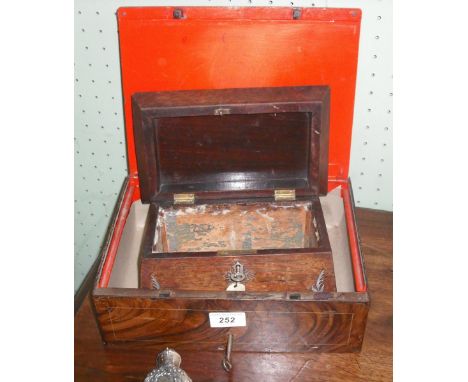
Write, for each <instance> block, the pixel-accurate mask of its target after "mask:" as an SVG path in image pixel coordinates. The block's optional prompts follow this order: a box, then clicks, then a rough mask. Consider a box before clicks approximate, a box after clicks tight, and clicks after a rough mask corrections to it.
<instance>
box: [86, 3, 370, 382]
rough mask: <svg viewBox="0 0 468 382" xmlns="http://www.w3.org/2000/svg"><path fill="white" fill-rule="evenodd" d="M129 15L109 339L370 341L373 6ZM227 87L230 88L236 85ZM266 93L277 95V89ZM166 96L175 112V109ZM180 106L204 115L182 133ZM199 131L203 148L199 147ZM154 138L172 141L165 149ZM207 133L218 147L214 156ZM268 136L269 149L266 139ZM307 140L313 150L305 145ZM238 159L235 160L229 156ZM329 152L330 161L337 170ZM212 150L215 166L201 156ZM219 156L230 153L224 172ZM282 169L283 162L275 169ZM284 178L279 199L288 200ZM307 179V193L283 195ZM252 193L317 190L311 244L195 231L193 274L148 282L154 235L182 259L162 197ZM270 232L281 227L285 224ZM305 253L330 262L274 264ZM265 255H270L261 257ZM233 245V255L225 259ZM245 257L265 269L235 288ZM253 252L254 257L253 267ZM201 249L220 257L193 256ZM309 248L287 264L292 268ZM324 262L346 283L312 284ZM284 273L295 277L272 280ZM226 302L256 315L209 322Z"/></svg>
mask: <svg viewBox="0 0 468 382" xmlns="http://www.w3.org/2000/svg"><path fill="white" fill-rule="evenodd" d="M117 16H118V21H119V42H120V59H121V67H122V68H121V69H122V88H123V103H124V110H125V129H126V143H127V156H128V166H129V169H128V171H129V174H128V177H127V179H126V180H125V182H124V185H123V187H122V191H121V194H120V197H119V200H118V202H117V205H116V208H115V212H114V215H113V217H112V219H111V224H110V226H109V230H108V235H107V239H106V241H105V243H104V246H103V249H102V253H101V263H100V267H99V271H98V273H97V276H96V282H95V286H94V289H93V294H92V298H93V304H94V308H95V314H96V319H97V322H98V325H99V329H100V332H101V335H102V338H103V341H105V342H106V343H109V344H110V343H112V344H113V346H116V347H117V348H118V344H119V343H121V342H128V341H130V342H132V343H133V344H134V345H135V346H144V347H145V348H147V347H148V348H149V346H151V351H154V352H155V354H156V352H157V351H159V350H162V349H163V348H164V347H166V346H170V347H173V348H175V349H176V350H177V351H178V352H180V353H181V355H182V357H184V354H185V353H184V352H187V351H197V352H203V351H210V352H212V353H211V354H212V355H211V356H213V357H219V359H220V360H221V359H222V357H223V353H224V349H225V346H226V340H227V337H228V335H229V334H232V335H233V337H234V344H233V352H234V353H233V354H234V359H235V353H236V352H355V351H359V350H360V349H361V346H362V341H363V338H364V330H365V325H366V320H367V313H368V309H369V295H368V292H367V282H366V277H365V267H364V262H363V259H362V255H361V251H360V246H359V239H358V234H357V230H356V223H355V219H354V202H353V198H352V187H351V183H350V182H349V179H348V168H349V157H350V146H351V131H352V121H353V108H354V92H355V80H356V67H357V52H358V43H359V27H360V17H361V14H360V11H359V10H356V9H302V10H299V12H297V11H295V12H293V10H292V9H291V8H276V7H275V8H271V7H268V8H255V7H254V8H242V7H237V8H216V7H212V8H210V7H208V8H203V7H182V8H177V9H175V8H173V7H142V8H121V9H119V11H118V14H117ZM316 85H320V86H316ZM278 87H281V88H283V89H282V90H281V91H280V90H278V89H276V90H271V89H270V90H262V91H260V90H258V91H254V93H255V94H251V95H250V96H251V97H255V96H257V97H258V103H255V102H251V101H249V102H245V100H246V99H245V100H243V99H242V97H241V94H247V93H248V92H249V91H247V90H243V91H240V90H235V91H233V90H229V91H228V90H223V91H220V92H221V93H218V92H217V91H216V92H215V91H213V92H211V93H210V94H212V96H210V97H215V98H213V99H211V100H210V99H209V97H207V98H203V99H201V98H200V99H199V100H198V102H193V99H190V102H187V101H186V100H183V99H179V101H177V102H180V103H179V106H180V107H179V106H177V102H176V99H171V100H169V99H167V100H163V99H162V98H161V97H162V96H161V94H169V93H166V92H173V91H179V90H182V91H187V90H193V89H236V88H238V89H247V88H278ZM291 87H294V88H295V89H294V90H292V89H291ZM298 87H299V89H298ZM285 88H288V89H289V90H286V89H285ZM328 88H329V90H330V103H329V116H330V118H329V140H328V141H329V146H328V160H327V159H326V158H327V156H325V150H326V145H322V143H321V142H319V141H320V140H321V139H325V136H326V133H325V131H321V130H320V129H323V128H324V126H326V125H328V124H327V123H324V121H325V119H324V118H323V117H322V116H326V115H327V113H328V111H327V110H326V108H327V106H326V100H327V89H328ZM163 92H164V93H163ZM137 93H141V94H137ZM171 94H174V93H171ZM178 94H179V95H180V94H193V93H178ZM216 94H218V95H219V94H223V97H222V99H221V98H216V96H215V95H216ZM259 94H262V95H261V96H260V95H259ZM267 94H269V96H270V97H279V98H270V99H268V97H267ZM278 94H281V96H278ZM250 96H249V97H250ZM132 97H133V102H132ZM164 102H166V103H164ZM158 105H159V106H161V105H163V108H159V109H158ZM188 105H192V106H191V107H190V108H187V107H186V106H188ZM193 105H198V106H199V107H198V108H197V107H193ZM273 106H276V107H278V109H276V108H274V107H273ZM164 108H166V110H169V113H170V114H167V115H163V114H161V113H162V109H164ZM187 110H189V111H187ZM247 110H248V112H247ZM319 110H320V111H319ZM152 112H155V113H156V116H157V118H153V117H152V116H151V113H152ZM146 113H149V114H148V115H146ZM158 113H159V114H158ZM183 113H189V114H183ZM275 113H276V116H275ZM311 115H312V119H311ZM208 116H210V117H209V119H210V120H211V121H223V124H222V125H221V128H220V130H218V127H219V125H218V122H216V123H215V122H212V123H210V122H208V123H206V121H207V118H208ZM239 116H240V117H239ZM139 118H142V119H141V120H139ZM177 118H180V119H179V120H177ZM182 118H187V119H191V123H190V124H186V125H185V124H180V126H185V127H187V126H188V127H189V128H188V129H186V130H184V131H182V132H181V134H175V127H174V126H173V123H174V121H180V122H181V121H182V120H181V119H182ZM200 118H201V119H200ZM236 118H241V119H242V121H241V122H242V123H237V122H236ZM284 118H286V120H284ZM288 118H289V120H287V119H288ZM314 118H315V119H314ZM150 120H151V121H152V122H149V121H150ZM197 121H203V124H202V127H203V129H206V131H204V132H201V130H200V129H199V127H200V126H197ZM286 122H288V123H286ZM145 123H146V124H148V123H149V124H148V125H147V128H146V130H145V129H142V130H141V131H138V126H142V127H143V126H144V125H145ZM257 123H258V125H257ZM151 124H153V125H151ZM176 125H177V124H176ZM180 126H179V127H180ZM190 126H192V127H193V131H191V129H192V127H190ZM233 126H235V128H234V127H233ZM285 126H289V127H288V128H291V130H290V131H289V130H288V134H285V133H284V131H283V128H284V129H286V127H285ZM134 127H135V131H134ZM185 127H184V128H183V129H185ZM158 129H160V131H159V132H158V134H156V135H154V134H155V133H156V131H157V130H158ZM267 130H269V131H272V132H273V134H268V133H267ZM315 130H317V131H318V132H319V133H320V134H316V133H315ZM220 132H222V133H223V134H218V133H220ZM257 132H258V133H259V134H258V135H257ZM139 133H141V134H139ZM205 133H206V135H205ZM289 133H293V134H289ZM145 134H148V135H147V136H146V137H145ZM152 134H153V135H152ZM153 138H157V139H158V141H155V140H153ZM303 138H304V139H303ZM275 139H276V140H277V142H276V143H275ZM210 140H211V141H210ZM314 142H316V143H314ZM200 143H201V144H202V146H198V147H200V151H197V150H195V147H196V145H197V144H200ZM241 143H242V145H241ZM318 143H320V150H315V151H314V148H313V145H314V144H318ZM230 144H232V145H233V146H230ZM262 144H264V145H265V146H262ZM249 145H251V146H249ZM219 146H221V147H224V148H225V150H219ZM240 146H242V147H240ZM145 147H149V148H150V151H149V152H148V153H149V155H146V154H144V153H145V152H146V151H145V150H146V149H145ZM151 147H153V148H154V149H157V150H158V152H157V153H156V152H151ZM317 147H318V146H317ZM205 148H211V150H210V153H209V155H207V154H208V153H207V152H206V151H205ZM216 148H217V149H216ZM260 148H261V150H260V151H262V152H263V154H262V155H257V154H255V151H256V150H259V149H260ZM236 150H239V151H238V154H237V155H236V154H235V153H236ZM306 153H309V154H310V155H311V156H310V157H308V158H307V159H305V157H304V155H306ZM137 154H138V161H137ZM309 154H307V155H309ZM314 155H319V157H314ZM320 155H324V156H323V157H320ZM208 158H209V159H210V161H209V162H208ZM226 158H230V162H229V163H227V162H223V160H225V159H226ZM322 159H323V160H322ZM231 160H232V161H231ZM156 163H157V164H158V166H159V167H156ZM305 163H308V165H307V166H305ZM319 163H320V166H321V165H322V164H323V163H326V164H328V169H326V167H327V166H325V168H323V167H320V166H318V164H319ZM198 164H200V165H203V166H201V167H200V168H197V165H198ZM230 166H231V167H230ZM317 166H318V167H317ZM221 167H222V168H227V171H226V172H225V173H226V174H227V178H226V179H224V178H223V172H222V171H219V168H221ZM306 167H307V168H306ZM239 169H241V171H239ZM268 169H269V170H274V171H275V174H272V173H268V171H265V170H268ZM236 173H238V174H237V175H238V176H239V177H238V178H236ZM223 187H224V188H223ZM275 190H277V191H278V192H277V193H276V194H277V197H278V198H279V199H280V200H275ZM286 190H287V191H286ZM291 190H295V192H294V193H293V192H292V191H291ZM191 194H193V195H194V203H195V204H194V205H193V206H184V205H183V204H177V203H179V202H184V201H187V200H190V202H191V200H192V195H191ZM293 194H295V198H296V200H295V201H291V200H284V199H283V200H281V198H282V197H283V198H291V197H292V195H293ZM223 198H224V199H223ZM260 200H262V202H260ZM234 202H235V203H234ZM238 203H244V204H245V205H251V204H250V203H255V204H257V203H266V204H267V206H270V207H271V208H273V206H274V205H275V203H278V204H282V205H285V206H290V205H291V204H290V203H306V204H307V203H310V207H311V208H310V211H309V210H307V208H306V210H305V211H302V212H304V220H303V222H304V223H303V225H302V226H301V228H300V229H299V230H298V232H302V233H303V234H304V235H302V238H301V240H300V241H299V242H300V243H301V244H300V245H297V246H298V247H300V248H292V246H291V245H290V243H288V245H282V244H281V240H280V241H279V242H276V244H275V245H274V248H263V249H261V248H252V249H246V250H244V249H243V248H242V249H239V246H242V245H241V244H236V243H238V242H237V241H236V240H233V243H234V244H233V245H231V246H230V247H229V248H228V249H223V248H217V249H216V251H205V250H204V249H206V247H205V248H203V247H196V248H192V247H191V246H192V244H193V243H189V241H185V244H187V246H186V247H185V250H186V252H183V251H182V254H180V248H183V247H178V246H176V247H175V250H176V251H179V253H178V254H176V255H175V257H177V260H176V262H177V261H179V262H180V261H184V260H186V261H187V264H188V267H189V269H183V271H182V272H180V273H181V276H182V277H181V279H180V280H179V281H177V277H178V275H177V274H176V272H174V271H173V270H170V271H168V272H167V274H169V275H170V277H169V278H164V274H165V273H161V272H159V273H158V272H156V274H155V276H156V283H151V285H148V284H145V283H147V282H148V277H147V276H148V275H145V274H142V275H140V265H141V264H140V262H139V260H140V257H139V256H140V249H142V252H141V253H142V258H141V260H142V262H145V261H146V260H148V261H153V260H154V262H155V263H156V265H155V269H157V268H158V267H159V266H162V264H163V263H165V264H166V267H169V268H170V266H171V265H168V264H169V263H170V261H172V260H173V257H174V254H175V253H176V252H172V253H171V251H172V250H173V248H174V247H173V246H172V245H173V243H169V242H166V243H164V242H163V241H162V242H159V241H158V240H156V241H155V240H154V237H153V236H154V232H156V227H154V225H156V226H157V224H158V220H157V217H158V214H159V212H160V211H159V210H158V209H165V211H166V213H167V212H168V211H169V214H170V212H171V211H172V212H174V211H173V209H175V210H180V209H187V208H189V207H190V208H196V207H197V206H200V205H206V207H205V208H208V209H210V208H211V209H213V210H211V211H212V214H213V213H215V212H216V211H217V207H216V206H217V205H218V206H219V205H225V204H227V205H229V206H232V205H238ZM320 206H321V209H322V212H323V220H321V219H322V213H320ZM223 208H224V207H223ZM236 208H237V207H236ZM247 209H248V208H247ZM231 212H232V211H231ZM237 212H239V211H237ZM241 212H243V211H240V212H239V213H241ZM244 212H245V210H244ZM260 212H265V211H260ZM302 212H301V213H302ZM309 213H311V214H313V215H314V216H316V218H317V219H316V220H317V221H316V222H317V229H318V232H319V237H318V238H317V236H315V235H307V234H306V233H307V232H313V230H314V229H315V226H314V227H312V226H311V225H309V226H308V225H307V224H308V222H309V223H310V218H309V216H308V214H309ZM246 214H248V211H247V212H246ZM287 216H290V215H287ZM288 219H289V217H287V218H286V220H288ZM299 220H300V219H299ZM146 222H148V224H146ZM184 224H185V223H184ZM190 224H191V223H190ZM202 224H205V223H202ZM207 224H208V223H207ZM240 224H241V225H243V224H244V223H242V221H240ZM152 225H153V227H151V226H152ZM169 225H170V224H169ZM312 225H314V224H313V223H312ZM145 226H146V227H147V228H148V229H147V232H146V233H145V232H144V231H145ZM162 227H163V226H162V225H161V226H160V228H161V229H162ZM324 227H325V228H324ZM245 228H246V227H241V228H240V229H241V230H243V229H245ZM166 229H169V230H170V229H172V228H171V227H169V226H166ZM192 233H193V232H192ZM167 234H168V232H166V239H167ZM260 236H261V235H260ZM314 236H315V239H317V240H316V243H315V244H314V243H313V241H314ZM266 239H267V241H268V242H273V240H272V237H266ZM302 240H304V241H302ZM307 240H308V242H307ZM166 241H167V240H166ZM219 241H221V242H222V241H223V240H219ZM240 242H242V243H243V242H245V239H244V240H241V241H240ZM260 242H261V240H260ZM155 244H156V245H155ZM189 244H190V245H189ZM283 244H284V241H283ZM197 245H199V243H198V244H197ZM315 245H316V246H315ZM220 246H221V244H220ZM268 246H269V245H268ZM314 246H315V247H314ZM261 247H265V246H264V245H261ZM153 249H155V250H156V254H157V256H153V252H152V251H153ZM169 249H170V250H169ZM201 249H203V250H201ZM166 250H168V251H169V254H168V255H165V254H164V253H167V252H166ZM158 251H159V252H158ZM229 251H237V252H236V253H232V252H229ZM330 252H331V258H330ZM145 254H146V255H147V256H146V257H147V259H146V260H145ZM306 254H308V256H310V259H314V262H315V261H317V262H318V260H319V258H320V257H321V256H322V258H323V264H322V265H320V267H318V268H316V269H315V268H314V267H313V266H312V265H310V264H308V265H307V267H306V266H304V269H297V273H296V275H298V274H300V275H302V277H304V278H303V280H302V281H300V282H299V281H297V280H299V279H298V278H295V277H296V276H294V277H293V273H289V274H288V271H287V269H290V268H286V267H285V266H281V267H280V270H279V271H275V270H272V274H271V275H270V274H266V273H264V274H262V272H263V271H264V269H267V268H268V267H269V266H271V265H272V264H274V263H275V262H277V261H278V260H279V259H287V258H291V257H293V256H305V255H306ZM327 256H328V260H326V261H325V259H326V258H327ZM171 258H172V260H171ZM260 258H262V259H267V260H268V261H265V262H264V263H263V264H262V265H261V266H258V267H257V261H258V260H259V259H260ZM223 259H228V260H226V263H225V264H223V265H222V266H220V267H219V269H216V267H217V266H218V264H220V263H221V262H222V260H223ZM236 259H237V260H239V261H240V262H245V265H246V268H247V269H248V270H249V271H250V269H249V267H250V268H252V270H251V273H252V274H254V278H251V279H250V280H249V281H248V282H246V283H245V289H246V290H245V291H235V290H234V291H232V290H229V291H228V290H226V289H227V288H228V287H229V283H228V282H227V281H226V280H225V278H224V277H225V275H226V273H228V272H229V270H230V269H229V268H230V267H231V266H232V265H233V264H232V261H233V260H236ZM248 259H256V260H255V262H254V263H249V264H248V266H247V261H249V260H248ZM270 260H272V261H270ZM197 261H205V262H206V264H207V265H203V266H199V265H197V266H193V264H195V263H196V262H197ZM297 261H298V259H295V261H291V262H289V263H288V265H287V266H288V267H289V266H292V268H294V265H295V264H296V263H297ZM158 262H159V264H157V263H158ZM179 264H180V263H179ZM322 267H323V268H327V270H328V275H329V276H328V277H327V278H326V283H327V282H328V281H331V280H333V281H332V282H334V285H333V284H332V282H331V283H330V284H329V285H328V287H327V284H326V285H325V286H326V289H324V290H323V291H322V292H320V291H315V290H314V289H313V288H312V286H313V284H314V281H316V280H317V276H318V275H317V274H316V273H317V271H318V270H319V269H322ZM193 268H197V269H200V268H203V269H204V271H203V273H202V272H200V275H199V277H197V278H193V279H190V277H187V275H191V274H192V270H193ZM254 268H255V270H254ZM292 268H291V269H292ZM142 269H144V267H143V268H142ZM273 271H274V272H276V273H274V272H273ZM309 271H310V272H309ZM295 272H296V271H295ZM150 273H151V272H149V279H151V274H150ZM273 273H274V275H273ZM308 273H310V274H308ZM140 276H142V277H140ZM205 276H209V277H205ZM251 276H252V275H251ZM140 278H141V283H142V284H141V285H142V286H140V285H139V283H140ZM282 278H283V279H284V280H285V282H284V283H278V282H277V283H276V285H274V283H273V282H272V280H281V279H282ZM330 279H331V280H330ZM145 280H146V281H145ZM214 280H215V281H216V282H215V281H214ZM294 280H296V284H295V285H294ZM176 281H177V284H175V282H176ZM256 282H257V284H255V283H256ZM171 283H173V284H171ZM190 283H192V284H190ZM157 284H159V289H157ZM288 285H289V286H288ZM213 312H221V313H223V312H228V313H229V312H244V313H245V316H246V325H245V326H241V327H211V326H210V320H209V315H210V313H213ZM200 354H201V353H200ZM251 354H253V353H251ZM200 357H201V362H203V357H202V355H200ZM186 371H187V372H188V374H190V370H186ZM217 380H222V379H217Z"/></svg>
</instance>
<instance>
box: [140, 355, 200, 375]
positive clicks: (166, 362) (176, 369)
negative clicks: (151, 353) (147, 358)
mask: <svg viewBox="0 0 468 382" xmlns="http://www.w3.org/2000/svg"><path fill="white" fill-rule="evenodd" d="M181 362H182V358H181V357H180V355H179V353H177V352H176V351H175V350H173V349H169V348H166V349H164V350H163V351H162V352H161V353H159V354H158V357H157V358H156V366H157V367H156V368H155V369H153V370H151V371H150V372H149V374H148V375H147V376H146V378H145V381H144V382H192V380H191V379H190V377H189V376H188V375H187V373H186V372H185V371H183V370H182V369H181V368H180V363H181Z"/></svg>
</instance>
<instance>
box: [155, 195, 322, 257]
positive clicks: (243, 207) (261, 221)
mask: <svg viewBox="0 0 468 382" xmlns="http://www.w3.org/2000/svg"><path fill="white" fill-rule="evenodd" d="M316 226H317V221H316V220H315V218H314V215H313V212H312V202H311V201H300V202H299V201H296V202H255V203H254V202H238V203H219V204H199V205H195V206H170V207H162V206H160V207H159V210H158V218H157V224H156V232H155V236H154V245H153V253H171V252H203V251H235V250H257V249H272V248H277V249H283V248H316V247H317V245H318V241H319V235H318V231H317V228H316Z"/></svg>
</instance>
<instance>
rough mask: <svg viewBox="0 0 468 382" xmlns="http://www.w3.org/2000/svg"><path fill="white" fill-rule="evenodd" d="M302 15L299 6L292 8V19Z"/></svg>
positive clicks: (297, 18)
mask: <svg viewBox="0 0 468 382" xmlns="http://www.w3.org/2000/svg"><path fill="white" fill-rule="evenodd" d="M301 16H302V9H301V8H293V20H299V19H300V18H301Z"/></svg>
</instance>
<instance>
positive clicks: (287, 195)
mask: <svg viewBox="0 0 468 382" xmlns="http://www.w3.org/2000/svg"><path fill="white" fill-rule="evenodd" d="M275 200H296V190H275Z"/></svg>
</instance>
